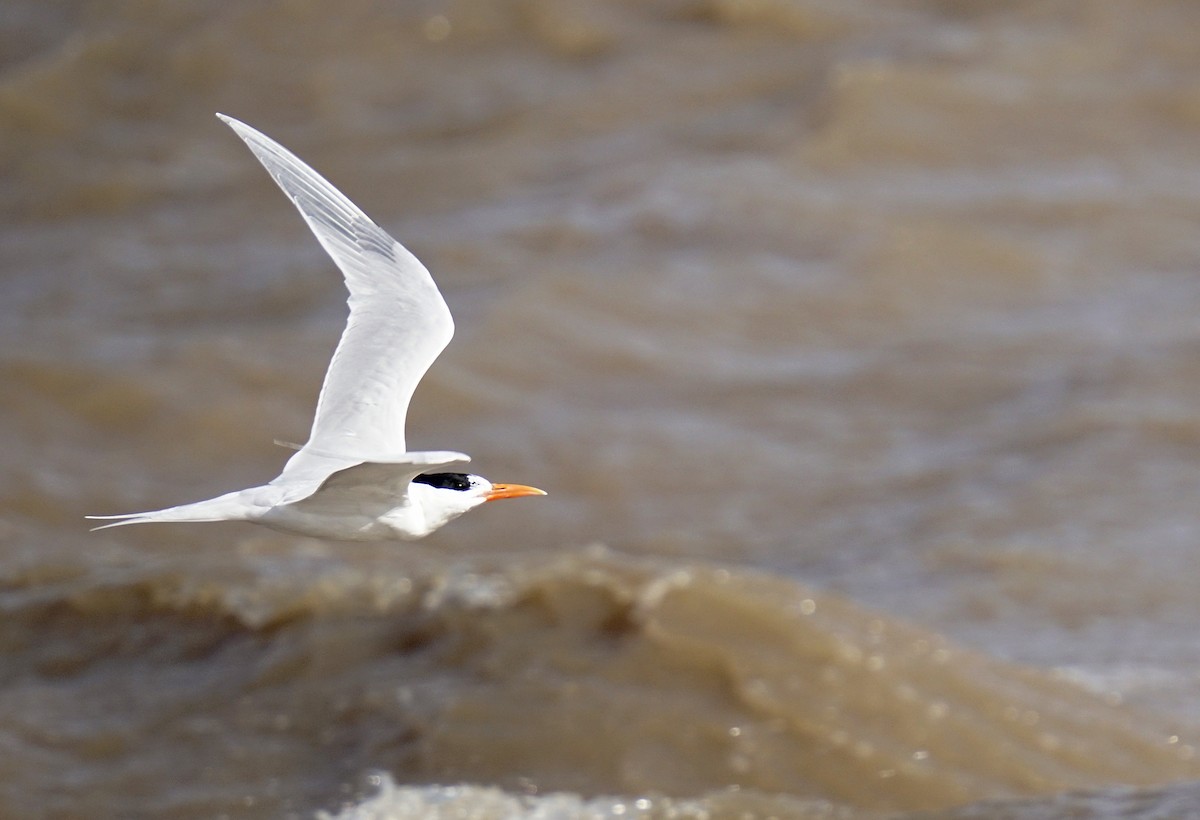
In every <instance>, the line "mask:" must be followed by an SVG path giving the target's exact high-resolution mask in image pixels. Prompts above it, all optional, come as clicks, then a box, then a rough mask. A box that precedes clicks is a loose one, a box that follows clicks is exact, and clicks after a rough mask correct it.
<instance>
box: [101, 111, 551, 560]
mask: <svg viewBox="0 0 1200 820" xmlns="http://www.w3.org/2000/svg"><path fill="white" fill-rule="evenodd" d="M217 116H218V117H220V118H221V119H222V120H223V121H224V122H225V123H226V124H227V125H229V127H231V128H232V129H233V130H234V131H235V132H236V133H237V135H238V136H239V137H241V138H242V140H244V141H245V143H246V145H248V146H249V147H250V150H251V151H253V152H254V155H255V156H256V157H258V160H259V162H261V163H262V164H263V167H265V168H266V169H267V172H268V173H269V174H270V175H271V177H272V178H273V179H274V180H275V182H276V183H277V184H278V185H279V187H280V188H282V189H283V192H284V193H285V194H287V196H288V198H289V199H290V200H291V201H292V204H294V205H295V206H296V208H297V209H298V210H299V211H300V215H301V216H303V217H304V221H305V222H307V223H308V227H309V228H311V229H312V232H313V233H314V234H315V235H316V237H317V241H318V242H320V243H321V246H322V247H323V248H325V251H326V252H327V253H328V254H329V255H330V256H331V257H333V261H334V262H335V263H336V264H337V266H338V268H340V269H341V271H342V274H343V276H344V277H345V280H346V288H347V290H349V291H350V298H349V305H350V317H349V319H348V321H347V323H346V329H345V331H343V333H342V338H341V340H340V341H339V342H338V345H337V349H336V350H335V351H334V354H333V360H332V361H331V362H330V363H329V370H328V371H327V372H326V373H325V382H324V384H323V385H322V387H321V393H320V397H319V398H318V399H317V412H316V418H315V419H314V420H313V425H312V431H311V432H310V433H309V438H308V442H307V443H306V444H304V446H302V447H300V448H299V449H298V450H297V452H296V453H295V454H294V455H293V456H292V457H291V458H290V459H289V460H288V462H287V464H286V465H285V466H284V468H283V472H282V473H280V474H279V476H278V477H277V478H275V479H274V480H272V481H271V482H270V483H268V484H264V485H263V486H261V487H251V488H249V489H246V490H237V491H236V492H231V493H226V494H225V495H221V496H217V497H216V498H210V499H208V500H207V501H198V502H196V503H194V504H181V505H180V506H177V507H168V508H166V509H162V510H154V511H152V512H141V513H127V514H124V515H90V516H87V517H88V518H92V519H103V520H111V521H112V523H110V524H105V525H103V526H100V527H96V528H95V529H106V528H107V527H119V526H122V525H124V524H147V523H151V522H156V521H251V522H253V523H256V524H263V525H266V526H268V527H271V528H273V529H277V530H283V531H285V532H293V533H299V534H302V535H311V536H316V537H319V538H332V539H340V540H348V541H372V540H382V539H404V540H412V539H417V538H423V537H424V536H426V535H428V534H429V533H431V532H433V531H434V530H436V529H438V528H439V527H441V526H442V525H443V524H445V523H446V522H448V521H450V520H452V519H454V518H457V517H458V516H460V515H462V514H463V513H465V512H466V511H467V510H470V509H472V508H473V507H477V506H479V505H480V504H483V503H484V502H487V501H495V500H497V499H501V498H517V497H520V496H532V495H545V493H544V492H543V491H542V490H539V489H537V488H535V487H527V486H525V485H523V484H493V483H492V482H490V481H488V480H487V479H486V478H483V477H482V476H478V475H471V474H469V473H466V472H461V471H460V470H461V466H460V465H463V464H465V463H467V462H469V461H470V460H471V459H470V457H469V456H467V455H465V454H463V453H456V452H450V451H433V452H409V451H408V449H407V448H406V447H405V438H404V423H405V417H406V416H407V415H408V404H409V400H410V399H411V398H412V395H413V391H414V390H415V389H416V387H417V383H418V382H419V381H420V380H421V377H422V376H423V375H425V371H426V370H428V369H429V366H430V365H431V364H433V361H434V359H436V358H437V357H438V354H440V353H441V352H442V350H443V349H445V347H446V345H447V344H448V343H449V342H450V337H451V336H452V335H453V334H454V320H453V319H452V318H451V316H450V309H449V308H448V307H447V306H446V302H445V300H444V299H443V298H442V294H441V293H440V292H439V291H438V289H437V285H436V284H434V281H433V277H432V276H430V275H429V271H428V270H426V269H425V266H424V265H422V264H421V263H420V261H418V260H417V258H416V257H415V256H413V255H412V254H411V253H409V251H408V250H407V249H405V248H404V246H402V245H401V244H400V243H399V242H397V241H396V240H395V239H393V238H392V237H391V236H389V235H388V234H387V233H386V232H385V231H384V230H383V229H382V228H380V227H379V226H378V225H376V224H375V223H374V222H373V221H372V220H371V219H370V217H368V216H367V215H366V214H364V213H363V212H362V211H361V210H359V208H358V207H357V206H356V205H355V204H354V203H353V202H351V201H350V200H349V199H347V198H346V197H345V196H344V195H343V194H342V193H341V192H340V191H338V190H337V189H336V188H334V187H333V186H332V185H330V184H329V183H328V182H327V181H326V180H325V179H324V178H323V177H321V176H320V175H319V174H318V173H317V172H316V171H314V170H313V169H312V168H310V167H308V165H306V164H305V163H304V162H302V161H301V160H300V159H299V158H297V157H296V156H295V155H294V154H292V153H291V152H290V151H288V150H287V149H286V148H284V147H283V146H282V145H280V144H279V143H277V142H275V141H274V140H272V139H271V138H269V137H267V136H265V135H264V134H262V133H260V132H258V131H256V130H255V129H253V128H251V127H250V126H248V125H246V124H245V123H242V122H239V121H238V120H235V119H233V118H232V117H227V116H225V115H224V114H218V115H217Z"/></svg>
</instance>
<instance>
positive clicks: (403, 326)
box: [217, 114, 454, 483]
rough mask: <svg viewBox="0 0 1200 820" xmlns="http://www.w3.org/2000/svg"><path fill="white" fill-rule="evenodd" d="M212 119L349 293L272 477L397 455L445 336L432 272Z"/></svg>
mask: <svg viewBox="0 0 1200 820" xmlns="http://www.w3.org/2000/svg"><path fill="white" fill-rule="evenodd" d="M217 116H218V117H220V118H221V119H222V120H223V121H224V122H225V123H227V124H228V125H229V126H230V127H231V128H232V129H233V130H234V131H236V132H237V135H238V136H239V137H241V138H242V139H243V140H244V141H245V142H246V145H248V146H249V147H250V150H251V151H253V152H254V155H255V156H256V157H258V160H259V162H261V163H262V164H263V167H265V168H266V169H267V172H268V173H270V175H271V177H272V178H273V179H274V180H275V182H276V183H278V185H279V187H280V188H282V189H283V192H284V193H285V194H287V195H288V198H289V199H291V200H292V203H293V204H294V205H295V206H296V208H297V209H298V210H299V211H300V215H301V216H303V217H304V221H305V222H307V223H308V227H309V228H311V229H312V232H313V233H314V234H315V235H316V237H317V240H318V241H319V242H320V243H321V246H322V247H324V248H325V250H326V252H327V253H328V254H329V255H330V256H331V257H332V258H333V261H334V262H335V263H336V264H337V266H338V268H340V269H341V271H342V274H343V275H344V276H345V279H346V288H347V289H348V290H349V291H350V298H349V305H350V318H349V320H348V321H347V323H346V329H345V331H344V332H343V333H342V338H341V341H339V342H338V346H337V350H336V351H335V352H334V354H333V360H332V361H331V362H330V363H329V370H328V371H327V372H326V373H325V383H324V384H323V385H322V387H321V395H320V398H319V399H318V400H317V413H316V418H315V419H313V426H312V432H311V433H310V434H309V440H308V443H307V444H305V445H304V446H303V447H301V448H300V451H299V452H297V453H296V454H295V455H294V456H292V458H291V459H290V460H289V461H288V464H287V466H286V467H285V468H284V471H283V474H282V475H281V476H280V478H281V479H289V480H296V479H299V480H301V481H302V482H303V483H307V482H308V481H311V480H313V479H315V478H316V477H317V476H318V475H319V474H320V473H324V475H325V476H328V475H330V473H331V472H333V471H335V470H337V469H345V468H346V466H347V464H352V463H355V462H370V461H373V460H374V459H375V458H376V457H377V456H379V455H389V456H391V455H394V454H401V453H404V452H405V451H406V447H405V437H404V420H405V417H406V416H407V415H408V404H409V401H410V400H411V399H412V394H413V391H414V390H415V389H416V387H417V383H418V382H420V380H421V377H422V376H424V375H425V371H426V370H428V369H429V366H430V365H431V364H433V361H434V359H436V358H437V357H438V354H440V353H441V352H442V350H443V349H445V347H446V345H447V344H448V343H449V342H450V337H451V336H452V335H453V334H454V320H453V319H452V318H451V316H450V309H449V308H448V307H446V302H445V300H444V299H443V298H442V295H441V293H439V292H438V289H437V285H436V284H434V281H433V277H432V276H430V275H429V271H428V270H426V269H425V266H424V265H422V264H421V263H420V261H419V260H418V259H417V258H416V257H415V256H413V255H412V254H411V253H409V252H408V250H406V249H405V248H404V246H402V245H401V244H400V243H399V242H397V241H396V240H394V239H392V237H390V236H388V234H387V233H386V232H385V231H384V230H383V229H382V228H380V227H379V226H378V225H376V224H375V223H374V222H373V221H371V219H370V217H368V216H367V215H366V214H364V213H363V212H362V211H361V210H359V208H358V207H357V206H356V205H355V204H354V203H353V202H351V201H350V200H349V199H347V198H346V197H345V196H344V195H343V194H342V193H341V192H340V191H338V190H337V189H336V188H334V187H333V186H332V185H330V184H329V183H328V182H326V181H325V179H324V178H322V177H321V176H320V175H319V174H317V172H316V171H314V170H313V169H312V168H309V167H308V165H306V164H305V163H304V162H302V161H301V160H300V159H298V158H297V157H296V156H295V155H294V154H292V153H291V152H290V151H288V150H287V149H286V148H284V147H283V146H282V145H280V144H279V143H277V142H275V141H274V140H272V139H271V138H269V137H267V136H265V135H263V134H261V133H259V132H258V131H256V130H255V129H253V128H251V127H250V126H248V125H246V124H245V123H242V122H239V121H238V120H235V119H233V118H232V117H227V116H225V115H224V114H218V115H217ZM327 454H336V457H334V458H330V457H329V455H327ZM339 463H340V464H341V467H340V468H339V467H338V464H339Z"/></svg>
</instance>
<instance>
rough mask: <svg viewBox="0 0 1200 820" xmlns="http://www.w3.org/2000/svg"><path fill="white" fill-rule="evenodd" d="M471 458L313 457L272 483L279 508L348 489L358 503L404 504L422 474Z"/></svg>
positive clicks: (439, 454)
mask: <svg viewBox="0 0 1200 820" xmlns="http://www.w3.org/2000/svg"><path fill="white" fill-rule="evenodd" d="M470 460H471V457H470V456H468V455H466V454H465V453H455V452H452V451H449V450H435V451H429V452H416V453H405V454H404V455H403V456H396V457H384V458H381V459H374V460H371V461H352V460H348V459H344V458H338V457H336V456H330V455H324V454H312V455H311V457H310V458H309V459H308V460H307V461H305V462H302V463H301V465H300V466H299V467H298V468H296V469H293V470H285V471H284V473H283V475H281V476H279V478H277V479H275V480H274V481H272V482H271V484H272V485H273V486H272V489H275V490H277V493H278V496H277V497H273V498H272V503H273V504H274V505H276V506H284V505H287V504H295V503H297V502H300V501H304V500H305V499H307V498H311V497H312V496H314V495H316V494H317V492H318V491H321V492H322V493H324V492H326V491H333V492H337V491H338V490H349V491H350V492H351V493H353V495H354V501H355V503H356V504H366V503H369V502H370V500H371V498H372V497H373V496H377V497H378V498H379V500H381V501H386V502H388V503H391V504H401V503H403V500H404V498H405V497H406V496H407V495H408V486H409V484H410V483H411V482H412V480H413V479H414V478H416V477H417V476H418V475H420V474H421V473H428V472H437V471H438V470H440V469H441V468H443V467H449V466H450V465H452V464H465V463H467V462H468V461H470Z"/></svg>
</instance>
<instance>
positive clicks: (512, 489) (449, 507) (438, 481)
mask: <svg viewBox="0 0 1200 820" xmlns="http://www.w3.org/2000/svg"><path fill="white" fill-rule="evenodd" d="M409 492H410V494H412V495H415V496H416V497H417V498H418V499H419V502H420V504H421V506H422V508H423V509H424V511H425V518H426V522H427V523H428V524H429V525H431V527H432V528H437V527H440V526H441V525H442V524H445V523H446V522H447V521H449V520H451V519H453V518H457V517H458V516H460V515H462V514H463V513H465V512H466V511H467V510H470V509H472V508H474V507H478V506H479V505H480V504H483V503H484V502H486V501H499V500H500V499H501V498H520V497H521V496H526V495H545V494H546V493H545V491H544V490H539V489H538V488H536V487H527V486H525V485H524V484H493V483H492V482H490V481H488V480H487V479H486V478H484V477H483V476H479V475H470V474H468V473H423V474H421V475H419V476H417V477H416V478H414V479H413V480H412V487H411V489H410V490H409Z"/></svg>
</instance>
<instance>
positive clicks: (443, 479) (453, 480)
mask: <svg viewBox="0 0 1200 820" xmlns="http://www.w3.org/2000/svg"><path fill="white" fill-rule="evenodd" d="M413 481H415V482H417V483H418V484H428V485H429V486H430V487H437V488H438V489H440V490H460V491H461V490H469V489H471V478H470V476H468V475H467V474H466V473H425V474H424V475H419V476H417V477H416V478H414V479H413Z"/></svg>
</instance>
